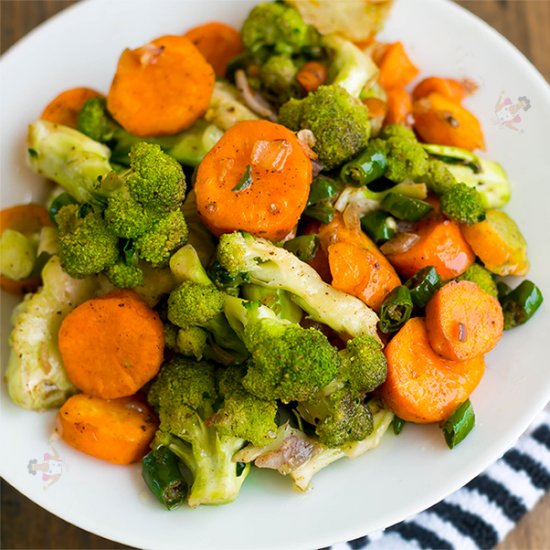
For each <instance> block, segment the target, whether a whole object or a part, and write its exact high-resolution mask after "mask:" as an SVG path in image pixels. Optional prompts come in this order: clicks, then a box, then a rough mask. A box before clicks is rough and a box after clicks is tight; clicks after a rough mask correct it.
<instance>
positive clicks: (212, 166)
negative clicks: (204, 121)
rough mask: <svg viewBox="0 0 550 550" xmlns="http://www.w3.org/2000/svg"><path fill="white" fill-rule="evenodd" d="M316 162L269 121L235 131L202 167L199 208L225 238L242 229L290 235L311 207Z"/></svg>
mask: <svg viewBox="0 0 550 550" xmlns="http://www.w3.org/2000/svg"><path fill="white" fill-rule="evenodd" d="M310 183H311V162H310V160H309V158H308V157H307V155H306V153H305V152H304V150H303V149H302V147H301V145H300V143H299V142H298V140H297V139H296V137H295V136H294V134H293V133H292V132H291V131H289V130H288V129H286V128H284V127H283V126H281V125H279V124H275V123H272V122H268V121H265V120H258V121H247V122H240V123H239V124H237V125H235V126H233V127H232V128H231V129H229V130H228V131H227V132H226V133H225V134H224V136H223V137H222V139H221V140H220V141H219V142H218V144H217V145H216V146H215V147H214V148H213V149H212V151H210V153H209V154H208V155H207V156H206V157H205V158H204V160H203V162H202V163H201V165H200V166H199V169H198V172H197V176H196V180H195V186H194V189H195V194H196V200H197V209H198V211H199V213H200V215H201V217H202V219H203V221H204V223H205V225H206V226H208V228H209V229H210V230H211V231H212V232H213V233H215V234H216V235H220V234H221V233H228V232H231V231H234V230H236V229H242V230H245V231H250V232H253V233H255V234H257V235H259V236H264V237H266V238H269V239H272V240H279V239H282V238H283V237H285V236H286V235H287V234H288V233H289V232H290V231H291V230H292V229H293V228H294V226H295V225H296V224H297V223H298V219H299V218H300V216H301V214H302V212H303V210H304V208H305V207H306V203H307V198H308V193H309V185H310Z"/></svg>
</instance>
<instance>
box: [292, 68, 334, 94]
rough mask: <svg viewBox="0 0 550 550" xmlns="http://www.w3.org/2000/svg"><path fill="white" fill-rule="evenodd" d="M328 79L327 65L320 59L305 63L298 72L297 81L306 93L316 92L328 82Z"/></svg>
mask: <svg viewBox="0 0 550 550" xmlns="http://www.w3.org/2000/svg"><path fill="white" fill-rule="evenodd" d="M327 79H328V70H327V68H326V66H325V65H323V64H322V63H319V62H318V61H308V62H307V63H304V64H303V65H302V66H301V67H300V70H299V71H298V72H297V73H296V82H298V84H299V85H300V86H301V87H302V90H304V92H306V93H309V92H315V91H316V90H317V88H319V86H322V85H323V84H326V82H327Z"/></svg>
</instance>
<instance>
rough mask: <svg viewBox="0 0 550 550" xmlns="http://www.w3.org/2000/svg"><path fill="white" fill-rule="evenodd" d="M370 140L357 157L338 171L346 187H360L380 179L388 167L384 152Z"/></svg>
mask: <svg viewBox="0 0 550 550" xmlns="http://www.w3.org/2000/svg"><path fill="white" fill-rule="evenodd" d="M378 145H379V144H378V142H377V141H376V140H371V141H370V142H369V144H368V145H367V147H366V148H365V149H364V150H363V151H362V152H361V153H360V154H359V156H357V157H355V158H354V159H352V160H350V161H349V162H347V163H346V164H344V166H342V170H340V177H341V178H342V180H343V181H344V183H346V184H347V185H355V186H358V187H359V186H362V185H367V184H369V183H371V182H372V181H374V180H377V179H378V178H381V177H382V176H383V175H384V174H385V172H386V168H387V167H388V159H387V157H386V152H385V151H384V149H383V148H382V147H379V146H378Z"/></svg>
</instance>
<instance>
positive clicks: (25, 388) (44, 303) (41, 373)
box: [6, 256, 99, 410]
mask: <svg viewBox="0 0 550 550" xmlns="http://www.w3.org/2000/svg"><path fill="white" fill-rule="evenodd" d="M42 281H43V286H42V288H40V289H39V290H38V292H36V293H35V294H28V295H27V296H26V297H25V299H24V300H23V302H21V303H20V304H19V305H18V306H17V308H16V309H15V310H14V312H13V314H12V323H13V330H12V332H11V335H10V348H11V351H10V357H9V360H8V366H7V370H6V380H7V384H8V392H9V395H10V397H11V399H12V401H13V402H14V403H16V404H17V405H19V406H21V407H24V408H26V409H35V410H41V409H49V408H52V407H57V406H59V405H61V404H62V403H63V402H64V401H65V400H66V399H67V397H69V396H70V395H71V394H73V393H75V392H76V388H75V387H74V386H73V384H72V383H71V381H70V380H69V378H68V376H67V373H66V372H65V369H64V368H63V363H62V361H61V355H60V352H59V348H58V343H57V333H58V330H59V326H60V325H61V322H62V321H63V319H64V318H65V316H66V315H67V314H68V313H69V312H70V311H72V310H73V309H74V308H75V307H77V306H78V305H79V304H81V303H82V302H84V301H85V300H88V299H89V298H92V297H93V296H95V294H96V292H97V291H98V287H99V284H98V281H97V279H96V278H95V277H89V278H86V279H78V280H77V279H73V278H71V277H70V276H69V275H67V273H65V271H63V269H62V268H61V263H60V261H59V258H58V257H57V256H53V257H52V258H50V260H49V261H48V263H47V264H46V265H45V266H44V269H43V270H42Z"/></svg>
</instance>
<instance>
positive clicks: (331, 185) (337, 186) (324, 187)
mask: <svg viewBox="0 0 550 550" xmlns="http://www.w3.org/2000/svg"><path fill="white" fill-rule="evenodd" d="M341 189H342V184H341V183H340V182H338V181H336V180H333V179H331V178H327V177H325V176H318V177H316V178H315V179H314V180H313V181H312V182H311V187H310V188H309V197H308V199H307V206H312V205H314V204H319V203H320V202H323V201H331V200H332V199H334V198H336V196H337V195H338V194H339V192H340V191H341Z"/></svg>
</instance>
